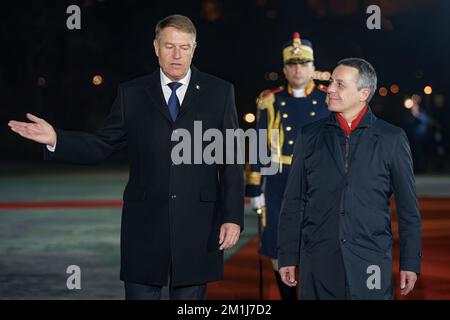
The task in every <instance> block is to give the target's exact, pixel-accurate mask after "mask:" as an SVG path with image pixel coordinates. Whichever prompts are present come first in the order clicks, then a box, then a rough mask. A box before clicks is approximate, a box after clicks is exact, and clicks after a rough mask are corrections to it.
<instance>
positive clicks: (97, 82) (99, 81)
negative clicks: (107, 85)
mask: <svg viewBox="0 0 450 320" xmlns="http://www.w3.org/2000/svg"><path fill="white" fill-rule="evenodd" d="M92 83H93V84H94V85H95V86H99V85H101V84H103V77H102V76H101V75H99V74H97V75H95V76H94V77H93V78H92Z"/></svg>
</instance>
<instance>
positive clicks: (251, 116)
mask: <svg viewBox="0 0 450 320" xmlns="http://www.w3.org/2000/svg"><path fill="white" fill-rule="evenodd" d="M255 119H256V118H255V115H254V114H253V113H246V114H245V115H244V120H245V122H248V123H253V122H255Z"/></svg>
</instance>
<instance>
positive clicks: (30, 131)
mask: <svg viewBox="0 0 450 320" xmlns="http://www.w3.org/2000/svg"><path fill="white" fill-rule="evenodd" d="M27 118H28V120H30V121H32V122H31V123H30V122H21V121H15V120H11V121H9V122H8V126H9V127H10V128H11V130H12V131H14V132H15V133H17V134H19V135H21V136H22V137H24V138H27V139H30V140H33V141H36V142H39V143H42V144H46V145H49V146H52V147H54V146H55V144H56V131H55V129H53V127H52V126H51V125H50V124H49V123H48V122H47V121H45V120H44V119H41V118H38V117H36V116H35V115H32V114H31V113H27Z"/></svg>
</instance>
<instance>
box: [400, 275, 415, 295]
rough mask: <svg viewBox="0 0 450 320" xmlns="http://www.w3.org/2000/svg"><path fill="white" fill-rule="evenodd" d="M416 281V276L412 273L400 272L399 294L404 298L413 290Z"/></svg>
mask: <svg viewBox="0 0 450 320" xmlns="http://www.w3.org/2000/svg"><path fill="white" fill-rule="evenodd" d="M416 281H417V274H416V273H415V272H412V271H400V289H401V291H400V294H401V295H402V296H406V295H407V294H408V293H410V292H411V291H412V290H413V289H414V284H415V283H416Z"/></svg>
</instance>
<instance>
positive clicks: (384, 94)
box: [378, 87, 388, 97]
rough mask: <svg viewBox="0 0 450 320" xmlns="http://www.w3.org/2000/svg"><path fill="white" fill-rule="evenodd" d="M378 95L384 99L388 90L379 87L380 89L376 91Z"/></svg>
mask: <svg viewBox="0 0 450 320" xmlns="http://www.w3.org/2000/svg"><path fill="white" fill-rule="evenodd" d="M378 94H379V95H380V96H382V97H386V96H387V94H388V90H387V89H386V88H385V87H381V88H380V89H379V90H378Z"/></svg>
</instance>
